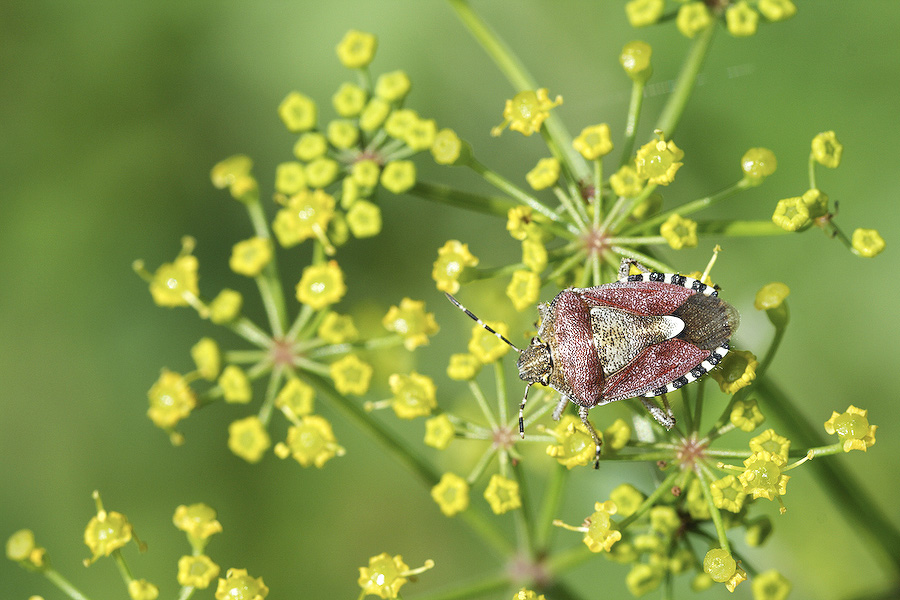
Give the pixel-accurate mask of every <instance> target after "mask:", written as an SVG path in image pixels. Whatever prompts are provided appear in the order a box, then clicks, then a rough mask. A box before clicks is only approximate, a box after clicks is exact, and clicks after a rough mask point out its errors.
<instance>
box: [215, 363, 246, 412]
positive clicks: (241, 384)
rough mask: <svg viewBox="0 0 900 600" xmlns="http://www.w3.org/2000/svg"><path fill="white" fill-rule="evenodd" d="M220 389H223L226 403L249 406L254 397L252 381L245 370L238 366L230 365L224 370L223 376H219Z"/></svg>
mask: <svg viewBox="0 0 900 600" xmlns="http://www.w3.org/2000/svg"><path fill="white" fill-rule="evenodd" d="M219 387H220V388H222V395H223V396H224V397H225V402H232V403H236V404H247V403H248V402H250V399H251V397H252V391H251V389H250V380H249V379H248V378H247V374H246V373H244V371H243V369H241V368H240V367H239V366H237V365H228V366H227V367H225V368H224V369H223V370H222V374H221V375H220V376H219Z"/></svg>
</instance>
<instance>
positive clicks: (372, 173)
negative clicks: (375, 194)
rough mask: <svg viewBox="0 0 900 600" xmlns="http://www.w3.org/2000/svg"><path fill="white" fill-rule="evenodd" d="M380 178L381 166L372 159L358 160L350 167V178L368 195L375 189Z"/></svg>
mask: <svg viewBox="0 0 900 600" xmlns="http://www.w3.org/2000/svg"><path fill="white" fill-rule="evenodd" d="M380 176H381V165H379V164H378V163H377V162H376V161H374V160H372V159H370V158H366V159H363V160H358V161H356V162H355V163H353V166H351V167H350V178H351V179H352V180H353V181H354V182H355V183H357V184H359V187H360V188H361V189H362V190H365V192H367V193H368V192H371V190H372V189H374V188H375V186H376V185H377V184H378V178H379V177H380Z"/></svg>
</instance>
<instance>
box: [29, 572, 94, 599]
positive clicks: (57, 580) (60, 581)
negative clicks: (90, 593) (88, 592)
mask: <svg viewBox="0 0 900 600" xmlns="http://www.w3.org/2000/svg"><path fill="white" fill-rule="evenodd" d="M41 574H42V575H43V576H44V577H46V578H47V579H48V580H49V581H50V583H52V584H53V585H55V586H56V587H58V588H59V589H60V591H62V592H63V593H64V594H65V595H66V596H68V597H69V598H72V600H90V598H88V597H87V596H85V595H84V594H82V593H81V592H80V591H79V590H78V588H76V587H75V586H74V585H72V582H71V581H69V580H68V579H66V578H65V577H63V576H62V574H60V572H59V571H57V570H56V569H53V568H52V567H48V568H46V569H44V570H43V571H41Z"/></svg>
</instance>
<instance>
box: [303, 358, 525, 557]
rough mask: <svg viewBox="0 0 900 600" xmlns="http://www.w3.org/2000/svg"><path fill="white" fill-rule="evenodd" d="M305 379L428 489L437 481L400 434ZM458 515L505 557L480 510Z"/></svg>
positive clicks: (321, 383)
mask: <svg viewBox="0 0 900 600" xmlns="http://www.w3.org/2000/svg"><path fill="white" fill-rule="evenodd" d="M307 378H308V380H309V381H310V382H312V383H313V384H314V385H315V386H316V388H317V389H318V390H319V391H320V392H321V393H322V394H323V395H324V396H326V397H327V398H328V400H329V401H330V402H331V403H332V404H333V405H334V406H337V407H338V408H339V409H340V410H341V411H342V412H343V413H344V414H345V415H346V416H347V417H348V418H349V419H350V421H352V422H353V423H354V424H355V425H357V426H358V427H359V428H360V429H362V430H363V431H365V432H366V433H368V434H369V435H370V436H371V437H372V438H373V439H374V440H375V441H376V442H378V443H379V444H380V445H381V446H383V447H384V448H385V450H387V451H388V453H389V454H390V455H391V456H393V457H394V458H395V459H396V460H397V462H399V463H400V464H401V465H403V466H404V467H406V468H407V469H408V470H409V471H410V472H411V473H412V474H413V475H415V476H416V477H417V478H418V479H419V480H420V481H421V482H422V483H423V484H424V485H425V486H426V487H427V488H429V489H430V488H432V487H434V486H435V485H437V483H438V482H439V481H440V478H441V476H440V473H439V472H438V470H437V469H436V468H435V467H434V466H433V465H431V464H430V463H428V462H426V461H425V460H424V459H423V458H422V457H421V456H420V455H419V454H418V453H417V452H416V450H415V449H414V448H413V447H412V446H411V445H410V444H409V443H407V442H406V441H405V440H404V438H403V436H400V435H398V434H396V433H394V432H392V431H390V430H389V429H388V428H387V427H386V426H385V425H383V424H381V423H379V422H378V421H376V420H375V419H373V418H372V416H371V415H370V414H369V413H367V412H366V411H365V410H363V408H362V407H360V406H359V405H358V404H356V403H355V402H353V401H351V400H350V399H349V398H347V397H346V396H344V395H343V394H340V393H338V391H337V390H336V389H335V388H334V386H333V385H332V384H331V382H330V381H328V380H326V379H324V378H322V377H319V376H317V375H312V374H310V375H308V377H307ZM458 518H460V519H462V520H463V521H465V522H466V524H467V525H468V526H469V527H471V528H472V530H473V531H474V532H475V533H477V534H478V535H479V536H481V538H482V539H483V540H484V541H485V542H486V543H487V544H488V545H489V546H491V548H492V549H493V550H494V551H495V552H496V553H497V554H498V555H500V556H509V555H510V554H511V553H512V552H513V547H512V545H511V544H510V543H509V540H508V539H507V536H506V535H505V534H503V533H502V532H501V531H500V530H498V529H497V527H496V525H495V524H494V522H493V521H492V520H491V519H490V518H489V517H488V516H487V515H485V514H484V512H483V510H481V509H479V508H477V507H475V506H470V507H469V508H468V509H467V510H464V511H463V512H461V513H460V514H459V515H458Z"/></svg>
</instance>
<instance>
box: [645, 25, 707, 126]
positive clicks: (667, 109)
mask: <svg viewBox="0 0 900 600" xmlns="http://www.w3.org/2000/svg"><path fill="white" fill-rule="evenodd" d="M716 27H717V25H716V23H715V21H713V22H712V23H711V24H710V25H709V27H707V28H706V29H705V30H704V31H702V32H700V34H699V35H697V37H695V38H694V43H693V45H692V46H691V49H690V51H689V52H688V55H687V58H686V59H685V61H684V64H683V65H682V66H681V72H680V73H678V79H676V80H675V87H674V89H673V90H672V95H671V96H669V99H668V101H667V102H666V105H665V106H664V107H663V109H662V112H661V113H660V115H659V120H658V121H657V122H656V129H660V130H662V132H663V134H664V135H665V137H666V139H672V137H673V136H674V135H675V130H676V129H677V127H678V122H679V121H680V120H681V115H682V114H683V113H684V108H685V106H686V105H687V102H688V99H689V98H690V97H691V92H693V91H694V86H695V85H696V84H697V75H699V74H700V69H701V68H702V67H703V61H704V60H706V55H707V54H708V53H709V46H710V43H711V42H712V38H713V34H714V33H715V31H716Z"/></svg>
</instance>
